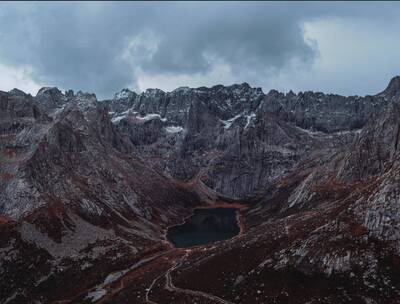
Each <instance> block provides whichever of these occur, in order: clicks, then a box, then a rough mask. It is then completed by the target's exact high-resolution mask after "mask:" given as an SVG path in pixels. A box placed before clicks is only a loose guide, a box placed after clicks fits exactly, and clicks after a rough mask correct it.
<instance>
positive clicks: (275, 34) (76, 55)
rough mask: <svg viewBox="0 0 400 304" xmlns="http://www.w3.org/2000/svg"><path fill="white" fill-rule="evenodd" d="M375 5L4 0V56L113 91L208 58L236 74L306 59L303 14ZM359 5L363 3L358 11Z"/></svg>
mask: <svg viewBox="0 0 400 304" xmlns="http://www.w3.org/2000/svg"><path fill="white" fill-rule="evenodd" d="M355 9H356V10H357V11H358V13H360V11H363V10H365V11H367V13H368V12H370V11H371V9H373V6H372V5H366V6H362V7H361V10H360V7H356V8H354V5H353V4H352V5H345V4H342V5H335V4H329V7H328V5H313V4H310V3H307V4H304V3H303V4H302V3H290V4H288V3H265V2H254V3H249V2H243V3H240V2H233V3H228V2H220V3H215V2H209V3H204V2H199V3H184V2H177V3H170V2H167V3H166V2H160V3H157V2H150V3H141V2H133V3H126V2H117V3H107V2H99V3H93V2H92V3H34V4H30V3H18V4H16V3H6V4H4V3H3V4H1V5H0V56H1V57H0V61H1V62H0V63H4V64H9V65H14V66H19V65H29V66H32V68H33V71H32V77H33V79H34V80H35V81H36V82H38V83H43V84H49V85H57V86H60V87H62V88H65V89H66V88H73V89H83V90H87V91H94V92H96V93H98V94H99V95H100V96H103V97H104V96H110V95H111V94H112V93H113V92H115V91H118V90H120V89H121V88H122V87H126V86H129V85H134V84H135V81H136V79H135V69H137V68H141V69H142V70H143V71H144V72H146V73H150V74H151V73H153V74H191V73H205V72H207V71H209V69H210V68H211V67H212V64H213V62H214V61H213V60H218V61H222V62H224V63H226V64H228V65H229V66H230V67H231V69H232V71H233V72H234V73H236V74H240V73H245V72H246V71H252V72H254V73H265V72H266V71H270V72H271V71H272V72H273V71H278V70H279V69H281V68H282V67H284V66H285V65H286V64H287V63H288V62H289V61H290V60H292V59H296V60H298V61H299V62H301V63H304V64H307V63H311V62H312V60H313V58H314V55H315V51H316V50H315V49H313V48H312V47H310V45H309V44H306V43H305V42H304V39H303V33H302V28H301V22H302V21H303V20H305V19H306V18H312V17H315V16H320V15H323V14H347V13H349V12H350V13H351V12H354V10H355ZM361 13H362V12H361Z"/></svg>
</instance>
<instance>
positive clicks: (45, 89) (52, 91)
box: [36, 87, 62, 97]
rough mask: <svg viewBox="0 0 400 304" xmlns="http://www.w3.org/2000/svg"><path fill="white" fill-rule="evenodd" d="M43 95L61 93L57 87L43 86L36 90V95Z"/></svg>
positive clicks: (57, 94)
mask: <svg viewBox="0 0 400 304" xmlns="http://www.w3.org/2000/svg"><path fill="white" fill-rule="evenodd" d="M43 95H47V96H59V95H62V93H61V91H60V90H59V89H58V88H57V87H43V88H41V89H40V90H39V91H38V92H37V94H36V97H38V96H43Z"/></svg>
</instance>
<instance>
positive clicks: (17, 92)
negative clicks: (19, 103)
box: [8, 88, 28, 97]
mask: <svg viewBox="0 0 400 304" xmlns="http://www.w3.org/2000/svg"><path fill="white" fill-rule="evenodd" d="M8 93H9V94H10V95H12V96H21V97H25V96H27V95H28V94H26V93H25V92H24V91H21V90H19V89H15V88H14V89H12V90H11V91H9V92H8Z"/></svg>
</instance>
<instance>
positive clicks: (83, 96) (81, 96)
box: [76, 91, 97, 100]
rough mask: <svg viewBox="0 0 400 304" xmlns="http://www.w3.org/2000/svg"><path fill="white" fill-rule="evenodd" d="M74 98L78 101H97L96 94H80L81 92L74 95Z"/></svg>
mask: <svg viewBox="0 0 400 304" xmlns="http://www.w3.org/2000/svg"><path fill="white" fill-rule="evenodd" d="M76 97H77V98H78V99H94V100H97V97H96V94H94V93H87V92H82V91H78V93H76Z"/></svg>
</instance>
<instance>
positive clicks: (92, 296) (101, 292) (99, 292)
mask: <svg viewBox="0 0 400 304" xmlns="http://www.w3.org/2000/svg"><path fill="white" fill-rule="evenodd" d="M106 293H107V291H106V290H105V289H103V288H101V289H96V290H94V291H91V292H89V293H88V295H87V296H86V299H89V300H91V301H92V303H94V302H96V301H98V300H100V299H101V298H102V297H104V296H105V294H106Z"/></svg>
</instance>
